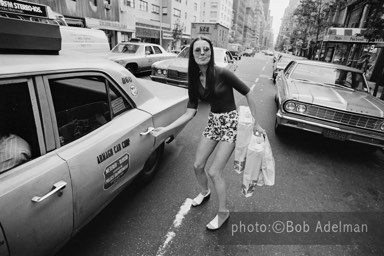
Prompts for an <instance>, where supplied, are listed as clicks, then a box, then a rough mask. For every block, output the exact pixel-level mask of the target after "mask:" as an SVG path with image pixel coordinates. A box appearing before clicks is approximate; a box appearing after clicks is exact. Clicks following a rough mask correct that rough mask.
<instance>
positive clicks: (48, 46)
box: [0, 1, 61, 54]
mask: <svg viewBox="0 0 384 256" xmlns="http://www.w3.org/2000/svg"><path fill="white" fill-rule="evenodd" d="M0 3H1V1H0ZM60 49H61V34H60V29H59V26H58V25H53V24H46V23H39V22H32V21H26V20H21V19H13V18H5V17H0V52H1V53H34V54H35V53H43V54H58V52H59V51H60Z"/></svg>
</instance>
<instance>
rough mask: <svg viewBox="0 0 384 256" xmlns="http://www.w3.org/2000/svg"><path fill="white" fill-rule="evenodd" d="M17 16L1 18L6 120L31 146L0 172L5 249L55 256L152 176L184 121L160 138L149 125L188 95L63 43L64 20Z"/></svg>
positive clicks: (170, 117)
mask: <svg viewBox="0 0 384 256" xmlns="http://www.w3.org/2000/svg"><path fill="white" fill-rule="evenodd" d="M3 2H8V1H3ZM9 3H19V4H23V5H25V6H24V7H28V6H29V7H31V8H30V9H39V10H43V12H44V8H45V7H44V6H42V5H39V4H35V3H27V2H22V1H12V2H9ZM15 6H16V5H15ZM15 6H13V8H16V7H15ZM11 9H12V8H9V10H11ZM2 10H4V8H3V9H2ZM39 13H41V12H39ZM29 15H31V14H29ZM19 16H20V15H17V16H15V15H12V14H9V13H8V14H3V15H0V38H1V40H0V103H1V105H0V118H1V122H3V121H4V120H7V122H6V124H7V127H6V128H7V129H8V132H9V134H13V135H15V136H19V137H20V138H22V139H23V141H25V142H26V143H27V144H28V145H29V150H30V151H29V157H28V159H25V161H24V162H20V163H19V164H18V165H15V166H13V167H12V168H3V170H1V169H0V184H1V185H0V255H2V256H15V255H39V256H41V255H52V254H54V253H55V252H57V251H58V250H59V249H60V247H62V246H63V245H64V244H65V243H66V242H67V241H68V240H69V239H70V238H71V237H72V236H73V235H74V234H75V233H76V232H78V231H79V230H80V229H81V228H82V227H83V226H84V225H86V224H87V223H88V222H89V221H90V220H91V219H92V218H93V217H95V215H97V214H98V213H99V212H100V211H101V210H102V209H103V208H104V207H105V206H106V205H107V204H108V203H109V202H110V201H111V200H112V199H113V198H114V197H115V196H116V195H117V194H118V193H119V192H121V191H122V189H123V188H124V187H126V186H127V185H128V184H129V183H130V182H131V181H133V179H134V178H135V177H138V176H140V177H141V178H142V179H144V180H148V179H150V178H151V177H152V176H153V175H154V174H155V171H156V167H157V165H158V163H159V161H160V160H161V155H162V153H163V148H164V144H165V142H170V141H171V140H172V139H173V138H174V137H175V136H177V134H178V133H179V132H180V131H181V130H182V128H183V126H184V125H181V126H179V127H176V128H175V129H173V130H171V131H169V132H168V133H167V134H165V135H164V136H161V137H156V138H155V137H153V136H151V135H150V134H149V132H150V131H151V127H158V126H166V125H168V124H169V123H170V122H173V121H174V120H176V119H177V118H178V117H179V116H181V115H182V114H183V113H184V112H185V109H186V105H187V99H188V96H187V93H186V91H185V90H184V89H182V88H177V87H170V86H167V85H165V84H160V83H156V82H153V81H150V80H143V79H137V78H135V76H134V75H132V74H131V73H130V72H129V71H128V70H127V69H125V68H124V67H123V66H121V65H119V64H117V63H114V62H113V61H109V60H107V59H102V58H98V57H92V56H91V55H89V54H88V55H87V54H80V53H73V52H71V51H64V50H61V47H62V43H63V42H67V41H66V40H67V39H62V34H63V35H65V33H61V32H60V31H61V29H60V26H58V25H54V24H49V23H51V22H45V23H42V22H32V21H30V20H27V19H25V18H20V17H19ZM31 17H32V16H31ZM39 21H44V17H43V18H41V17H39ZM72 50H73V49H72ZM3 124H5V122H3ZM3 142H4V140H2V139H1V138H0V161H2V160H3V158H2V155H1V154H3V153H4V152H3V151H2V150H3V149H4V148H6V147H5V146H4V145H3V144H2V143H3ZM0 166H4V165H1V163H0ZM136 180H137V179H135V181H136Z"/></svg>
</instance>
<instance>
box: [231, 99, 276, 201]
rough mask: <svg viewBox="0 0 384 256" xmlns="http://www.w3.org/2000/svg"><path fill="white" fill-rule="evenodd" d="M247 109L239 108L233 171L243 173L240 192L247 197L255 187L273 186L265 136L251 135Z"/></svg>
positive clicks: (271, 157)
mask: <svg viewBox="0 0 384 256" xmlns="http://www.w3.org/2000/svg"><path fill="white" fill-rule="evenodd" d="M253 123H254V120H253V117H252V115H251V111H250V109H249V107H244V106H240V107H239V123H238V128H237V139H236V147H235V159H234V160H235V161H234V170H235V171H236V172H237V173H240V174H241V173H243V181H242V186H241V191H242V193H243V195H245V196H246V197H249V196H251V195H252V194H253V192H254V190H255V187H256V186H263V185H267V186H273V185H274V184H275V160H274V158H273V154H272V149H271V145H270V144H269V140H268V137H267V134H265V133H264V134H253Z"/></svg>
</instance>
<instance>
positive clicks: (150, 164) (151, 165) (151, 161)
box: [140, 143, 164, 183]
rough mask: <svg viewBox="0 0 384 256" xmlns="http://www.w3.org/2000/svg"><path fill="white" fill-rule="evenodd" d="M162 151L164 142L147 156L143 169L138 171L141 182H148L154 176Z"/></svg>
mask: <svg viewBox="0 0 384 256" xmlns="http://www.w3.org/2000/svg"><path fill="white" fill-rule="evenodd" d="M163 152H164V143H163V144H161V145H160V146H159V147H158V148H157V149H156V150H155V151H153V152H152V154H151V155H150V156H149V157H148V159H147V161H146V162H145V164H144V168H143V170H142V171H141V172H140V180H142V181H143V182H145V183H146V182H149V181H150V180H151V179H152V178H153V176H155V174H156V171H157V169H158V166H159V163H160V160H161V156H162V155H163Z"/></svg>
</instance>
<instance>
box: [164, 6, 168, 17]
mask: <svg viewBox="0 0 384 256" xmlns="http://www.w3.org/2000/svg"><path fill="white" fill-rule="evenodd" d="M163 15H168V7H163Z"/></svg>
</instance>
